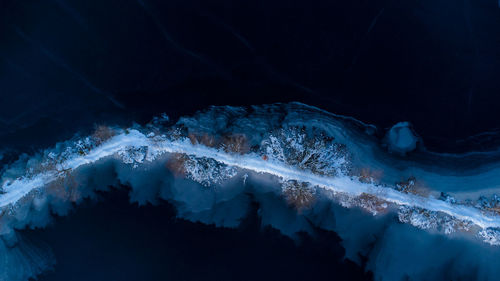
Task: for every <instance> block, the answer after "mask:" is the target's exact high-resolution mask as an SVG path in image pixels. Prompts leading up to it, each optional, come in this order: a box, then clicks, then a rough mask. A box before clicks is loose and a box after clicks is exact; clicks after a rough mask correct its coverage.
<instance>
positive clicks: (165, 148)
mask: <svg viewBox="0 0 500 281" xmlns="http://www.w3.org/2000/svg"><path fill="white" fill-rule="evenodd" d="M292 131H293V130H292ZM157 133H158V132H157ZM157 133H153V132H141V131H139V130H136V129H127V130H118V131H117V134H116V135H115V136H113V137H111V138H110V139H108V140H106V141H104V142H102V143H100V144H99V145H96V146H95V147H93V148H91V149H89V150H88V151H87V152H84V153H73V154H70V155H66V156H65V157H66V159H64V161H60V162H59V163H58V164H57V165H55V167H54V168H53V169H52V170H47V171H44V172H41V173H37V174H33V175H26V176H23V177H20V178H17V179H15V180H11V181H7V182H5V183H4V184H3V185H2V190H3V194H0V209H1V210H2V212H4V211H6V210H9V209H10V210H11V211H12V208H9V207H15V206H16V204H18V203H19V202H20V201H22V200H23V198H26V197H29V195H30V193H31V192H33V191H35V190H38V189H43V188H44V187H45V186H46V185H47V184H49V183H51V182H53V181H56V180H57V179H59V178H61V177H65V176H66V175H67V174H68V172H71V171H73V170H76V169H78V168H80V167H83V166H85V165H92V164H93V163H95V162H97V161H98V160H101V159H105V158H108V157H115V158H119V159H121V160H122V161H123V162H125V163H129V164H131V165H134V166H136V167H137V166H139V165H141V164H142V163H145V162H154V161H155V160H156V159H157V158H158V157H159V156H160V155H164V154H172V155H185V156H186V157H191V158H190V159H191V160H192V161H194V162H192V163H194V164H196V163H201V162H203V161H204V162H203V163H204V164H203V165H201V166H196V165H195V166H196V169H198V170H194V169H195V168H193V167H194V166H193V165H191V166H186V167H185V168H187V172H188V173H191V175H192V177H191V178H192V179H193V180H199V181H200V182H201V183H204V184H206V185H209V184H210V183H211V181H210V179H211V178H212V179H213V178H215V177H219V180H224V179H226V178H230V177H232V176H234V174H235V173H236V171H235V170H234V169H235V168H236V169H239V170H242V171H249V172H254V173H263V174H269V175H272V176H275V177H277V178H278V179H280V180H281V181H283V182H287V183H288V182H291V181H293V182H299V183H304V184H306V185H307V186H310V187H312V188H321V189H324V190H328V191H331V192H332V193H333V194H334V197H336V198H340V203H341V204H343V205H344V206H361V207H365V208H368V209H370V210H371V211H373V210H378V209H386V208H388V207H389V206H391V205H393V206H395V207H399V208H400V220H401V221H402V222H407V223H411V224H413V225H416V226H418V227H421V228H431V227H432V226H433V225H434V226H435V225H437V226H439V224H446V225H442V226H440V227H442V228H444V229H445V232H446V233H449V232H452V231H453V230H449V228H450V227H452V228H453V227H454V226H461V227H462V228H464V229H466V230H469V229H470V228H471V226H475V227H476V228H478V234H479V235H481V236H482V237H484V239H485V241H486V242H488V243H490V244H498V243H499V241H498V237H499V234H498V232H497V229H500V216H497V215H494V214H493V213H487V212H485V211H484V210H482V209H480V208H476V207H474V206H472V205H464V204H457V203H456V202H454V201H450V200H442V199H439V198H433V197H432V196H422V195H418V194H413V193H409V192H402V191H400V190H398V189H397V188H396V187H394V186H387V185H384V184H379V183H376V182H374V181H363V180H361V179H360V177H356V176H352V175H348V174H347V173H346V172H345V171H343V170H342V169H343V168H342V167H341V166H342V165H344V164H345V162H346V161H349V160H347V159H346V157H344V155H343V154H342V153H340V154H338V155H336V154H334V155H330V156H328V157H327V158H326V159H322V158H321V157H319V156H317V155H314V154H307V152H308V151H307V149H309V150H312V149H314V147H317V146H318V143H317V142H316V141H313V142H311V143H312V146H311V147H309V148H307V147H306V146H304V143H307V142H305V140H306V139H305V137H304V135H303V134H302V135H301V134H300V133H297V132H296V131H294V133H292V134H289V133H285V134H282V135H281V137H280V136H279V134H278V135H270V136H269V138H268V139H267V140H268V141H267V142H266V141H264V142H262V147H261V148H259V149H254V150H249V151H245V152H244V153H241V151H240V152H238V151H236V152H235V151H230V150H227V149H223V148H221V147H210V146H207V145H205V144H203V143H200V142H198V141H197V140H196V139H193V137H192V136H190V135H188V136H184V135H182V134H180V133H179V132H178V131H175V130H170V131H168V133H165V134H157ZM276 136H278V138H280V139H281V140H283V143H282V144H280V145H277V144H276V143H278V142H279V141H278V140H273V138H276ZM291 137H293V138H291ZM301 138H302V140H301ZM284 145H285V146H284ZM287 146H289V147H287ZM294 146H295V147H294ZM330 147H331V149H330V150H328V149H326V148H324V147H323V149H324V151H325V153H328V152H329V151H337V150H338V149H339V148H338V147H335V146H330ZM283 148H284V149H289V150H287V151H286V152H283V151H280V149H283ZM301 150H305V151H303V152H304V153H303V154H301V156H300V157H303V158H304V159H305V160H303V161H298V162H296V163H295V162H290V161H292V160H293V159H297V157H298V156H295V157H294V158H293V159H292V160H290V159H288V160H287V159H286V157H289V155H294V154H293V153H291V152H290V151H296V152H297V151H299V152H300V151H301ZM321 151H323V150H321ZM311 155H314V156H313V157H314V159H315V162H313V164H309V166H308V165H304V163H305V162H307V161H306V160H309V159H310V158H311V157H312V156H311ZM207 160H209V161H208V162H207ZM290 163H292V164H290ZM325 163H330V164H331V167H326V168H325V167H324V164H325ZM215 164H217V165H221V164H222V165H223V167H222V169H219V168H217V167H216V168H214V165H215ZM311 165H313V168H314V167H323V169H321V170H314V169H312V168H311ZM200 167H204V169H205V170H209V173H208V174H209V175H208V177H205V178H204V179H200V178H198V177H197V176H196V175H199V173H200V171H199V169H200ZM324 171H326V172H324ZM336 171H337V172H336ZM215 173H218V175H219V176H217V175H215ZM205 179H207V180H205ZM203 181H204V182H203ZM212 183H213V184H216V183H217V181H216V180H215V181H212ZM374 213H376V212H374ZM464 225H465V226H464ZM456 229H460V227H456Z"/></svg>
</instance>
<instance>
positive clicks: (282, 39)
mask: <svg viewBox="0 0 500 281" xmlns="http://www.w3.org/2000/svg"><path fill="white" fill-rule="evenodd" d="M499 50H500V8H499V4H498V2H497V1H496V0H460V1H457V0H404V1H394V0H376V1H373V0H352V1H347V0H344V1H337V0H333V1H319V0H313V1H290V0H273V1H269V0H262V1H261V0H256V1H227V0H214V1H197V0H182V1H181V0H179V1H177V0H176V1H159V0H137V1H129V0H106V1H94V0H74V1H70V0H46V1H35V0H24V1H13V0H4V1H0V145H1V147H2V148H3V152H4V155H5V157H4V161H6V162H7V161H11V160H12V159H14V158H15V157H16V155H17V154H18V153H19V152H33V151H36V150H38V149H40V148H43V147H47V146H51V145H53V144H54V143H55V142H56V141H60V140H64V139H67V138H69V137H71V136H73V134H75V132H82V133H85V132H88V131H89V130H91V129H92V126H93V125H94V124H100V123H105V124H106V123H107V124H121V125H129V124H130V123H131V122H134V121H135V122H140V123H142V122H147V121H149V120H150V119H151V118H152V116H154V115H157V114H159V113H160V112H166V113H167V114H169V115H170V116H172V117H173V118H176V117H177V116H179V115H181V114H190V113H192V112H194V111H196V110H199V109H203V108H206V107H207V106H209V105H213V104H217V105H227V104H229V105H250V104H262V103H272V102H287V101H301V102H304V103H307V104H310V105H315V106H319V107H321V108H323V109H326V110H329V111H332V112H335V113H339V114H345V115H350V116H353V117H356V118H358V119H361V120H363V121H365V122H368V123H374V124H376V125H378V126H379V127H381V128H386V127H389V126H391V125H392V124H394V123H395V122H398V121H410V122H412V123H413V124H414V126H415V129H416V130H417V131H418V132H419V133H420V134H421V135H422V136H423V138H424V142H425V144H426V146H427V147H429V148H430V149H433V150H439V151H464V150H470V149H487V148H490V147H492V146H494V145H496V144H497V143H498V140H499V138H498V136H497V135H498V134H497V133H493V134H488V135H483V136H482V137H480V138H472V139H470V138H469V140H468V141H463V139H466V140H467V137H469V136H472V135H477V134H480V133H482V132H486V131H493V132H496V131H497V127H498V124H497V123H498V122H497V120H499V117H500V97H499V94H500V79H498V77H499V75H500V51H499ZM117 198H118V199H115V197H114V195H113V196H112V197H105V199H104V201H105V202H107V203H100V204H97V205H88V206H85V207H84V208H82V209H79V210H78V211H76V213H75V214H74V215H71V216H70V217H69V218H61V219H58V222H57V223H56V224H55V225H54V226H53V227H50V228H48V229H47V230H43V231H39V234H36V235H40V236H43V237H45V239H46V240H47V241H48V242H49V243H50V244H52V245H53V248H54V250H55V253H56V256H57V258H58V260H59V263H58V265H57V267H56V271H55V273H53V274H49V275H47V276H45V277H44V280H68V279H72V280H75V278H80V277H79V276H82V277H81V279H86V280H89V279H93V280H109V279H114V280H138V279H148V280H155V279H162V278H165V279H172V280H184V279H186V280H196V279H200V278H201V279H217V278H218V277H220V276H225V277H227V278H226V279H227V280H235V279H245V278H244V277H242V276H244V274H248V275H246V276H247V277H248V278H246V279H254V280H255V279H260V278H263V276H275V277H277V276H281V275H280V274H289V275H288V276H289V277H291V278H290V279H294V278H292V277H296V278H295V279H308V278H303V277H304V275H301V274H305V273H300V272H302V271H300V270H301V268H302V267H301V266H304V268H305V270H304V272H307V271H312V272H317V274H318V276H323V277H326V278H328V276H330V275H328V274H327V273H328V271H327V268H328V267H332V268H336V269H337V268H341V269H342V268H345V269H344V270H345V273H346V276H347V275H348V272H349V273H350V274H353V273H355V272H357V273H360V271H361V269H360V268H356V267H355V266H353V265H349V266H345V264H344V262H342V261H341V260H340V256H341V253H342V249H341V248H339V246H338V241H337V238H335V237H334V238H332V239H327V240H325V241H309V242H307V243H311V244H307V243H306V244H307V245H309V246H311V245H312V246H311V247H312V248H313V250H310V251H309V250H308V249H309V248H310V247H305V246H299V247H298V248H297V247H295V246H293V244H292V242H291V241H289V240H287V238H284V237H280V236H279V235H277V234H275V233H268V232H266V233H260V234H257V233H254V232H252V231H253V230H252V231H250V230H222V229H215V228H213V227H210V226H202V225H197V224H191V223H187V222H183V221H181V222H177V221H175V220H173V219H172V216H173V213H172V210H171V209H169V207H168V206H167V205H162V206H159V207H154V208H153V207H146V208H137V207H135V206H132V205H128V204H125V203H124V201H126V200H125V199H124V198H123V194H121V195H120V194H118V195H117ZM163 217H164V218H165V224H163V225H158V223H157V222H158V221H160V220H161V218H163ZM325 235H326V234H325ZM328 235H333V236H335V235H334V234H331V233H330V234H328ZM164 236H165V237H166V238H165V239H162V237H164ZM227 239H230V240H231V241H233V242H232V243H233V244H231V245H232V246H229V245H228V244H227V243H226V242H227V241H226V240H227ZM248 240H250V241H251V243H252V244H251V247H250V246H248V244H247V243H248ZM200 241H201V242H200ZM326 241H332V242H326ZM334 241H337V242H334ZM318 243H319V244H321V243H324V244H325V245H327V244H328V245H329V243H332V245H333V246H331V247H333V248H328V247H327V248H326V250H324V251H323V250H322V247H321V246H318V245H319V244H318ZM228 247H230V248H228ZM218 248H219V249H222V251H221V253H219V252H217V253H215V252H216V250H215V249H218ZM304 251H305V252H304ZM213 255H215V256H213ZM179 256H180V257H181V258H180V259H178V257H179ZM263 256H264V257H266V258H264V259H263V260H261V259H262V257H263ZM237 260H243V261H245V263H242V264H241V265H240V264H238V263H237V262H236V261H237ZM270 260H273V261H275V262H276V263H278V266H277V267H273V266H270V265H269V262H265V261H270ZM317 261H319V263H317ZM285 265H287V266H285ZM283 267H287V268H289V269H290V272H287V271H286V270H285V269H284V268H283ZM323 273H325V275H322V274H323ZM242 274H243V275H242ZM318 276H316V277H318ZM338 276H343V275H340V274H339V275H338ZM142 277H144V278H142ZM167 277H168V278H167ZM205 277H206V278H205ZM311 279H312V278H311ZM318 279H321V278H319V277H318ZM219 280H220V279H219Z"/></svg>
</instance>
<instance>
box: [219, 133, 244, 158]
mask: <svg viewBox="0 0 500 281" xmlns="http://www.w3.org/2000/svg"><path fill="white" fill-rule="evenodd" d="M222 145H223V148H224V151H226V152H235V153H239V154H245V153H247V152H249V151H250V145H249V144H248V140H247V137H246V136H245V135H242V134H234V135H229V136H225V137H224V138H223V139H222Z"/></svg>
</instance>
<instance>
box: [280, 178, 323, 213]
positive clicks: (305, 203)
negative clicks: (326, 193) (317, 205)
mask: <svg viewBox="0 0 500 281" xmlns="http://www.w3.org/2000/svg"><path fill="white" fill-rule="evenodd" d="M283 195H284V197H285V199H286V201H287V203H288V204H289V205H291V206H293V207H295V208H296V209H297V211H298V212H299V213H300V212H302V211H303V210H306V209H308V208H310V207H311V206H312V205H313V204H314V202H315V201H316V197H315V196H314V190H312V189H311V188H309V187H308V186H307V184H305V183H300V182H296V181H293V182H288V183H286V186H285V187H284V188H283Z"/></svg>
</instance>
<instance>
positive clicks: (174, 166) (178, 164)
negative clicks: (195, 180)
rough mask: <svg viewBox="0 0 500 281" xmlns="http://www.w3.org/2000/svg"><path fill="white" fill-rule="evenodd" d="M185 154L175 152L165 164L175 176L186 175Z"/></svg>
mask: <svg viewBox="0 0 500 281" xmlns="http://www.w3.org/2000/svg"><path fill="white" fill-rule="evenodd" d="M185 163H186V156H185V155H184V154H181V153H175V154H173V155H172V157H170V159H169V160H168V161H167V163H166V164H165V167H166V168H167V169H168V170H170V171H172V173H173V174H174V176H175V177H185V176H186V166H185Z"/></svg>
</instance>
